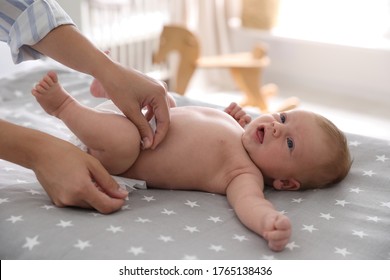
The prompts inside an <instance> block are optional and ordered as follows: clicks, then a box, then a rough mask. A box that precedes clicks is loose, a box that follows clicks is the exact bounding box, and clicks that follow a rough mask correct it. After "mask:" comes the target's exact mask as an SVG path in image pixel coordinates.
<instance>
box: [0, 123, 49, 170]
mask: <svg viewBox="0 0 390 280" xmlns="http://www.w3.org/2000/svg"><path fill="white" fill-rule="evenodd" d="M50 137H52V136H49V135H48V134H45V133H43V132H40V131H37V130H33V129H30V128H25V127H22V126H18V125H15V124H11V123H8V122H6V121H3V120H0V158H1V159H4V160H7V161H10V162H13V163H16V164H18V165H21V166H24V167H26V168H30V169H32V168H33V167H34V166H33V165H34V160H35V159H36V157H37V156H38V153H39V150H41V149H43V148H44V146H45V142H46V139H47V138H50Z"/></svg>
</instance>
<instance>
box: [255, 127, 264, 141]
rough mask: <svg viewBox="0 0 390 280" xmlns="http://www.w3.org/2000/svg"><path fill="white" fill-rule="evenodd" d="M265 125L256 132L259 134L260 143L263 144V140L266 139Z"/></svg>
mask: <svg viewBox="0 0 390 280" xmlns="http://www.w3.org/2000/svg"><path fill="white" fill-rule="evenodd" d="M264 132H265V131H264V127H259V128H258V129H257V132H256V134H257V138H258V139H259V141H260V144H263V141H264Z"/></svg>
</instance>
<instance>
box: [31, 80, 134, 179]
mask: <svg viewBox="0 0 390 280" xmlns="http://www.w3.org/2000/svg"><path fill="white" fill-rule="evenodd" d="M32 94H33V95H34V96H35V98H36V99H37V101H38V102H39V104H40V105H41V106H42V108H43V109H44V110H45V111H46V112H47V113H49V114H51V115H53V116H56V117H57V118H59V119H61V120H62V121H63V122H64V123H65V124H66V125H67V127H68V128H69V129H70V130H71V131H72V132H73V133H74V134H75V135H76V136H77V137H78V138H79V139H80V140H81V141H82V142H83V143H84V144H85V145H86V146H87V147H88V152H89V153H90V154H91V155H93V156H95V157H96V158H97V159H98V160H100V162H101V163H102V164H103V166H104V167H105V168H106V169H107V170H108V171H109V172H110V173H111V174H121V173H123V172H125V171H126V170H127V169H129V168H130V167H131V165H132V164H133V163H134V161H135V160H136V159H137V157H138V155H139V152H140V143H141V141H140V136H139V133H138V130H137V128H136V127H135V125H134V124H133V123H131V122H130V121H129V120H128V119H127V118H125V117H123V116H121V115H118V114H111V113H103V112H98V111H96V110H94V109H91V108H88V107H85V106H83V105H81V104H80V103H78V102H77V101H76V100H75V99H73V98H72V97H71V96H70V95H69V93H68V92H66V91H65V89H64V88H63V87H62V86H61V85H60V84H59V82H58V78H57V75H56V73H54V72H49V73H48V74H47V75H45V77H43V79H42V80H41V81H40V82H39V83H38V84H37V85H36V86H35V88H34V89H33V90H32Z"/></svg>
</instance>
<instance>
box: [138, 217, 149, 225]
mask: <svg viewBox="0 0 390 280" xmlns="http://www.w3.org/2000/svg"><path fill="white" fill-rule="evenodd" d="M135 221H136V222H137V223H143V224H144V223H150V222H151V220H149V219H143V218H141V217H138V218H137V220H135Z"/></svg>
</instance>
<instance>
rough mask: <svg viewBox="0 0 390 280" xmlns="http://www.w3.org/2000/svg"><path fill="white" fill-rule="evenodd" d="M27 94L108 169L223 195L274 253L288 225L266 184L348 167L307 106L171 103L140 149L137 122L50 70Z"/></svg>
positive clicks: (316, 180)
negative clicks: (80, 96) (272, 109)
mask: <svg viewBox="0 0 390 280" xmlns="http://www.w3.org/2000/svg"><path fill="white" fill-rule="evenodd" d="M32 94H33V95H34V96H35V97H36V99H37V101H38V102H39V103H40V105H41V106H42V107H43V109H44V110H45V111H46V112H47V113H49V114H51V115H54V116H56V117H57V118H59V119H61V120H62V121H63V122H64V123H65V124H66V125H67V126H68V127H69V129H70V130H71V131H72V132H73V133H74V134H75V135H76V136H77V137H78V138H79V139H80V140H81V142H83V143H84V144H85V145H86V146H87V152H88V153H90V154H91V155H93V156H95V157H96V158H97V159H99V160H100V161H101V162H102V164H103V165H104V167H105V168H106V169H107V170H108V171H109V172H110V173H111V174H113V175H120V176H123V177H127V178H134V179H140V180H144V181H146V182H147V185H148V186H149V187H153V188H161V189H182V190H199V191H206V192H212V193H218V194H225V195H226V197H227V199H228V201H229V203H230V205H231V206H232V208H233V209H234V211H235V213H236V214H237V216H238V218H239V219H240V221H241V222H242V223H243V224H244V225H245V226H246V227H248V228H249V229H251V230H252V231H254V232H256V233H257V234H259V235H261V236H262V237H263V238H264V239H266V240H267V241H268V246H269V248H271V249H272V250H275V251H280V250H283V249H284V247H285V246H286V244H287V243H288V240H289V238H290V235H291V223H290V221H289V219H288V218H287V217H286V216H284V215H283V214H281V213H280V212H278V211H277V210H275V208H274V207H273V206H272V204H271V203H270V202H269V201H268V200H266V199H265V197H264V194H263V189H264V184H268V185H271V186H273V187H274V188H275V189H277V190H302V189H307V188H320V187H324V186H328V185H330V184H333V183H336V182H338V181H340V180H342V179H343V178H344V177H345V176H346V175H347V173H348V171H349V168H350V165H351V159H350V154H349V150H348V146H347V141H346V138H345V136H344V135H343V133H342V132H341V131H340V130H339V129H337V128H336V127H335V126H334V125H333V124H332V123H331V122H330V121H329V120H327V119H326V118H324V117H322V116H319V115H317V114H315V113H312V112H307V111H298V110H297V111H295V110H294V111H289V112H284V113H280V114H276V113H275V114H263V115H261V116H259V117H258V118H256V119H254V120H253V121H250V118H249V116H248V115H246V114H245V113H244V112H243V111H242V110H241V108H240V107H238V106H237V105H236V104H232V105H231V106H229V107H228V108H227V109H226V110H225V112H223V111H220V110H217V109H212V108H207V107H195V106H186V107H173V108H171V109H170V115H171V125H170V128H169V131H168V134H167V136H166V138H165V140H164V141H163V142H162V143H161V144H160V145H159V146H158V147H157V148H156V149H154V150H144V149H142V145H141V139H140V135H139V133H138V130H137V128H136V127H135V126H134V125H133V124H132V123H131V122H130V121H129V120H128V119H127V118H126V117H124V116H123V114H121V112H120V111H119V110H117V112H115V107H114V105H113V104H110V105H109V106H110V107H111V108H114V111H112V110H111V109H110V110H107V109H102V110H100V111H99V110H97V109H92V108H88V107H85V106H83V105H81V104H80V103H78V102H77V101H76V100H75V99H73V98H72V97H71V96H70V95H69V93H67V92H66V91H65V90H64V89H63V88H62V87H61V85H60V84H59V82H58V78H57V75H56V73H54V72H49V73H48V74H47V75H46V76H45V77H44V78H43V79H42V80H41V81H40V82H39V83H38V84H37V85H36V86H35V88H34V89H33V90H32ZM167 102H168V101H167ZM172 105H173V104H172Z"/></svg>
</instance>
